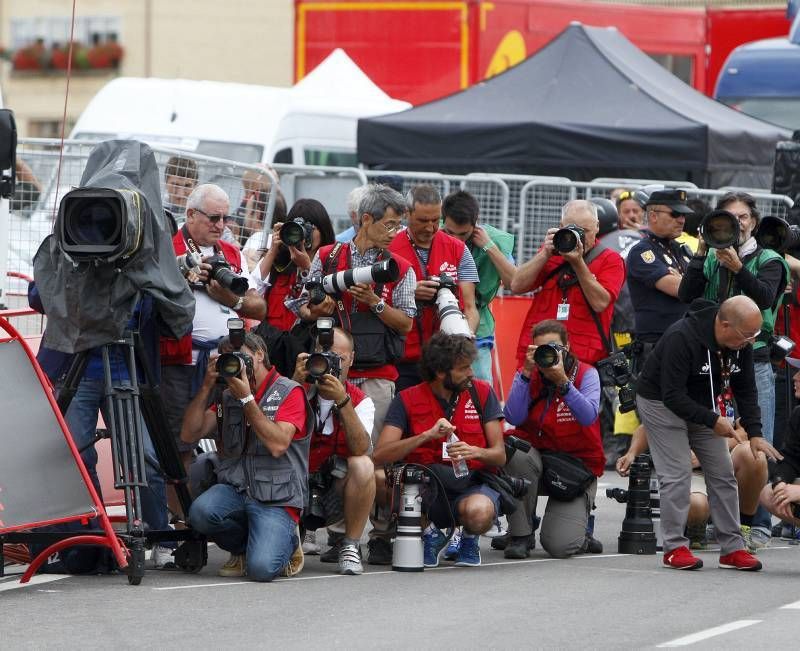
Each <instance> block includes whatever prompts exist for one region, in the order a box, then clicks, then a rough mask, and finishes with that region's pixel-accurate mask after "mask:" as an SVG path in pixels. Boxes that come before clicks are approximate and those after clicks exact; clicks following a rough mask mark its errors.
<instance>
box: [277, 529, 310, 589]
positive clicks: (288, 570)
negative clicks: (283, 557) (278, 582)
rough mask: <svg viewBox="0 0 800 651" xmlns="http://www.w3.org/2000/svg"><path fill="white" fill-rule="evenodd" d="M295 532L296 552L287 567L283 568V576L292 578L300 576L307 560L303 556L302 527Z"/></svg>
mask: <svg viewBox="0 0 800 651" xmlns="http://www.w3.org/2000/svg"><path fill="white" fill-rule="evenodd" d="M294 531H295V537H296V540H297V546H296V547H295V548H294V552H293V553H292V557H291V558H290V559H289V562H288V563H286V567H284V568H283V576H290V577H291V576H296V575H298V574H300V572H302V571H303V567H304V566H305V564H306V559H305V556H304V555H303V542H302V540H301V539H300V527H295V530H294Z"/></svg>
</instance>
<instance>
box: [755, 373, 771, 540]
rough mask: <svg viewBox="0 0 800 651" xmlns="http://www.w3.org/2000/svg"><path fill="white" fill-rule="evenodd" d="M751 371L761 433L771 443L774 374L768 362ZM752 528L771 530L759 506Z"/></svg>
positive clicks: (764, 511) (763, 509) (767, 519)
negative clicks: (754, 384) (756, 394)
mask: <svg viewBox="0 0 800 651" xmlns="http://www.w3.org/2000/svg"><path fill="white" fill-rule="evenodd" d="M753 370H754V372H755V376H756V390H757V391H758V406H759V407H760V408H761V432H762V433H763V435H764V438H765V439H766V440H767V441H769V442H770V443H772V438H773V436H774V433H775V373H774V372H773V370H772V364H770V363H769V362H756V363H755V364H753ZM753 526H754V527H758V528H759V529H764V530H766V531H770V529H771V528H772V517H771V516H770V514H769V511H767V510H766V509H765V508H764V507H763V506H761V504H759V505H758V509H757V510H756V513H755V515H754V516H753Z"/></svg>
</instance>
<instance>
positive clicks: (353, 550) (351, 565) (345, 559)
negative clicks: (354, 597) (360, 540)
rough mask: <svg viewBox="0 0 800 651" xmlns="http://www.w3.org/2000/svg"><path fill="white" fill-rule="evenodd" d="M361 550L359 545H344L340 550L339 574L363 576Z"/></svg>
mask: <svg viewBox="0 0 800 651" xmlns="http://www.w3.org/2000/svg"><path fill="white" fill-rule="evenodd" d="M363 573H364V566H363V565H362V564H361V550H360V549H359V548H358V545H353V544H350V545H342V546H341V548H340V549H339V574H350V575H356V574H363Z"/></svg>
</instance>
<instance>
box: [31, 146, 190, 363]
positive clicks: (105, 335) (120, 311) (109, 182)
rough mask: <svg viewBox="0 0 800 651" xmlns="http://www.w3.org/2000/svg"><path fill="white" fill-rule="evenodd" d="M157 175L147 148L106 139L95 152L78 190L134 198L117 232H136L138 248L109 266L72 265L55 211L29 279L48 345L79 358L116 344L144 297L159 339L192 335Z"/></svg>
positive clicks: (187, 294)
mask: <svg viewBox="0 0 800 651" xmlns="http://www.w3.org/2000/svg"><path fill="white" fill-rule="evenodd" d="M159 176H160V173H159V169H158V165H157V164H156V159H155V156H154V155H153V152H152V150H151V149H150V147H148V146H147V145H145V144H144V143H141V142H138V141H136V140H108V141H106V142H102V143H100V144H98V145H97V147H95V148H94V149H93V150H92V152H91V154H90V155H89V159H88V161H87V162H86V168H85V169H84V171H83V175H82V177H81V181H80V188H81V189H83V188H104V189H108V190H114V191H117V193H118V194H119V195H122V196H127V197H131V196H132V195H133V194H135V195H138V197H137V200H136V201H135V202H133V201H127V202H124V203H125V204H126V205H127V206H128V209H127V210H123V211H122V214H124V216H125V217H124V218H125V220H126V223H125V224H122V225H120V227H121V229H123V230H125V231H126V232H128V233H129V234H130V233H131V231H135V234H134V237H130V238H128V241H129V242H130V241H133V242H136V241H138V245H137V246H134V247H132V248H131V247H129V248H128V249H127V250H126V251H125V255H124V256H120V257H117V259H116V260H113V261H111V260H110V261H108V262H105V263H103V262H100V263H94V262H84V263H80V264H76V263H77V262H78V259H77V258H76V259H75V260H73V258H72V257H71V256H70V254H69V253H68V252H67V251H65V250H64V240H63V239H62V238H61V237H59V235H60V234H63V233H65V232H66V230H65V228H64V224H63V223H62V220H63V219H64V214H63V213H64V211H63V210H59V215H58V217H57V219H56V223H55V225H54V229H53V233H52V234H51V235H48V236H47V237H46V238H45V240H44V241H43V242H42V244H41V246H40V247H39V250H38V251H37V252H36V255H35V256H34V278H35V280H36V285H37V287H38V289H39V293H40V295H41V298H42V304H43V306H44V309H45V313H46V315H47V329H46V330H45V334H44V339H43V344H44V345H45V346H48V347H49V348H53V349H55V350H59V351H62V352H66V353H77V352H81V351H83V350H87V349H90V348H94V347H96V346H101V345H103V344H107V343H110V342H113V341H116V340H118V339H120V338H121V337H122V336H123V334H124V332H125V330H126V327H127V325H128V322H129V320H130V318H131V315H132V314H133V311H134V308H135V306H136V304H137V302H138V301H139V300H140V298H141V297H142V295H143V294H149V295H150V296H151V297H152V298H153V300H154V302H155V311H156V313H157V314H158V317H159V326H160V329H161V332H162V333H163V334H165V335H168V336H171V337H175V338H180V337H182V336H183V335H185V334H186V333H187V332H189V330H190V329H191V326H192V320H193V319H194V303H195V302H194V296H193V295H192V292H191V290H190V289H189V287H188V285H187V284H186V281H185V280H184V278H183V277H182V276H181V274H180V271H179V270H178V265H177V264H176V263H175V251H174V249H173V246H172V230H171V228H170V223H169V220H168V218H167V216H166V215H165V214H164V210H163V207H162V205H161V188H160V185H159ZM73 192H75V191H73ZM134 205H135V208H136V209H135V210H134V209H132V208H133V206H134ZM67 248H69V247H67Z"/></svg>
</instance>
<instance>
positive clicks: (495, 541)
mask: <svg viewBox="0 0 800 651" xmlns="http://www.w3.org/2000/svg"><path fill="white" fill-rule="evenodd" d="M509 540H511V536H510V535H508V534H506V535H505V536H498V537H497V538H492V549H501V550H502V549H505V548H506V547H507V546H508V541H509Z"/></svg>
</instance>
